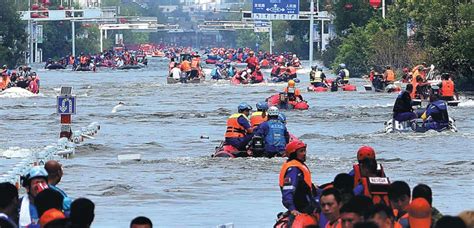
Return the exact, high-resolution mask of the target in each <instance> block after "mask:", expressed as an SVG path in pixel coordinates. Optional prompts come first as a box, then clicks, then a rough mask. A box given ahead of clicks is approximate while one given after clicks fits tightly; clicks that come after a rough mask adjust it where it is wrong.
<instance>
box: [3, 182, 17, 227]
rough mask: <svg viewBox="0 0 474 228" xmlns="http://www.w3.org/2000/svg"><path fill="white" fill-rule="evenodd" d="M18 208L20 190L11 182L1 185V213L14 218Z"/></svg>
mask: <svg viewBox="0 0 474 228" xmlns="http://www.w3.org/2000/svg"><path fill="white" fill-rule="evenodd" d="M17 207H18V189H17V188H16V187H15V185H13V184H12V183H10V182H3V183H0V213H5V214H7V215H9V216H13V214H14V213H15V212H16V209H17ZM0 227H1V226H0Z"/></svg>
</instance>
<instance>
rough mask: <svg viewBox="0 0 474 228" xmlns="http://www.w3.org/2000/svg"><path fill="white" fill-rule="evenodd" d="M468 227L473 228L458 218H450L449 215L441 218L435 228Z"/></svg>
mask: <svg viewBox="0 0 474 228" xmlns="http://www.w3.org/2000/svg"><path fill="white" fill-rule="evenodd" d="M420 227H421V226H420ZM467 227H469V228H471V227H472V226H467V225H466V223H465V222H464V221H463V220H462V219H461V218H459V217H457V216H449V215H445V216H443V217H441V218H440V219H439V220H438V221H437V222H436V224H435V226H434V228H467Z"/></svg>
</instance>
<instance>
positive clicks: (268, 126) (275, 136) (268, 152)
mask: <svg viewBox="0 0 474 228" xmlns="http://www.w3.org/2000/svg"><path fill="white" fill-rule="evenodd" d="M279 114H280V111H279V110H278V108H277V107H275V106H272V107H270V108H269V109H268V120H267V121H265V122H263V123H262V124H261V125H260V126H259V127H258V129H257V131H256V132H255V135H256V136H260V137H262V138H264V139H265V143H264V146H265V156H266V157H269V158H271V157H277V156H283V154H284V152H285V147H286V144H288V142H289V141H290V134H289V133H288V130H287V129H286V126H285V124H284V123H283V122H282V121H280V119H279V118H278V115H279Z"/></svg>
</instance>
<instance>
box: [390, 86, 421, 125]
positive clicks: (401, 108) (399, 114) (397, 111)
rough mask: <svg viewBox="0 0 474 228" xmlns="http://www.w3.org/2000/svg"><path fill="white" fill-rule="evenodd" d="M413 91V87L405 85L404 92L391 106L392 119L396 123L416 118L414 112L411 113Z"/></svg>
mask: <svg viewBox="0 0 474 228" xmlns="http://www.w3.org/2000/svg"><path fill="white" fill-rule="evenodd" d="M412 91H413V85H412V84H407V86H406V88H405V90H404V91H401V92H400V93H399V94H398V96H397V99H396V100H395V104H394V105H393V119H395V120H396V121H399V122H402V121H408V120H413V119H416V118H417V115H416V113H415V112H413V106H412V100H411V95H410V94H411V93H412Z"/></svg>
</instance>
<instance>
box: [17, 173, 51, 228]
mask: <svg viewBox="0 0 474 228" xmlns="http://www.w3.org/2000/svg"><path fill="white" fill-rule="evenodd" d="M21 180H22V186H23V187H24V188H25V189H26V193H27V195H25V196H23V197H22V198H21V199H20V210H19V211H20V218H19V226H20V227H26V226H28V227H40V225H39V214H38V211H37V210H36V207H35V204H34V201H35V197H36V196H37V195H38V194H39V193H40V192H41V191H43V190H44V189H47V188H48V172H46V170H45V169H44V168H43V167H40V166H33V167H32V168H31V169H30V170H29V171H28V173H27V174H26V175H25V176H22V177H21Z"/></svg>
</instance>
